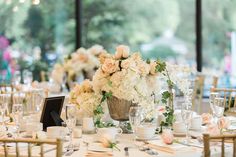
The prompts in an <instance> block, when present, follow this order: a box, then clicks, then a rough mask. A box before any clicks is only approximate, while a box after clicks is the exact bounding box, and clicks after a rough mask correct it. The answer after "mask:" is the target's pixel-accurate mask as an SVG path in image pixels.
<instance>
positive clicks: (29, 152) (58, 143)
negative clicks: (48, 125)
mask: <svg viewBox="0 0 236 157" xmlns="http://www.w3.org/2000/svg"><path fill="white" fill-rule="evenodd" d="M0 143H3V147H4V152H3V153H4V157H8V156H16V157H20V156H23V154H21V153H22V152H21V151H20V148H19V144H20V143H26V144H27V154H24V156H28V157H32V156H35V154H32V147H33V146H35V145H37V146H39V147H40V157H44V154H45V153H46V152H47V151H45V150H44V145H54V146H55V150H56V154H55V157H62V141H61V140H60V139H56V140H39V139H0ZM10 143H15V146H16V147H15V151H14V152H13V153H15V154H12V152H9V148H8V144H10Z"/></svg>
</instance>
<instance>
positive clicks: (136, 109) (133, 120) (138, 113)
mask: <svg viewBox="0 0 236 157" xmlns="http://www.w3.org/2000/svg"><path fill="white" fill-rule="evenodd" d="M141 119H142V108H141V106H131V107H130V109H129V122H130V125H131V127H132V130H133V133H134V135H135V136H136V128H137V126H139V125H140V124H141Z"/></svg>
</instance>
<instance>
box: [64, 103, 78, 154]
mask: <svg viewBox="0 0 236 157" xmlns="http://www.w3.org/2000/svg"><path fill="white" fill-rule="evenodd" d="M65 110H66V126H67V128H68V130H69V134H70V139H69V145H68V151H73V150H74V146H73V143H72V135H73V134H72V133H73V128H74V127H75V126H76V116H75V115H76V105H75V104H68V105H66V108H65Z"/></svg>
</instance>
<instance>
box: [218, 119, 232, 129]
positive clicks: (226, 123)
mask: <svg viewBox="0 0 236 157" xmlns="http://www.w3.org/2000/svg"><path fill="white" fill-rule="evenodd" d="M217 124H218V127H219V128H220V129H227V128H228V127H229V126H230V121H229V119H228V118H225V117H221V118H220V119H219V120H218V122H217Z"/></svg>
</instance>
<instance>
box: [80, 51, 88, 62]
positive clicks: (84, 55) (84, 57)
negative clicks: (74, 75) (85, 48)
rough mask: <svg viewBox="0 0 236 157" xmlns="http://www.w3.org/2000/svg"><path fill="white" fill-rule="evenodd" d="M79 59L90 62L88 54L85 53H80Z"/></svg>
mask: <svg viewBox="0 0 236 157" xmlns="http://www.w3.org/2000/svg"><path fill="white" fill-rule="evenodd" d="M78 59H79V60H80V61H81V62H84V63H86V62H88V55H87V54H84V53H79V54H78Z"/></svg>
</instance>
